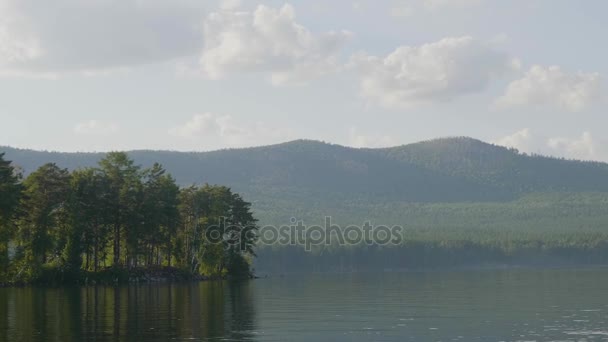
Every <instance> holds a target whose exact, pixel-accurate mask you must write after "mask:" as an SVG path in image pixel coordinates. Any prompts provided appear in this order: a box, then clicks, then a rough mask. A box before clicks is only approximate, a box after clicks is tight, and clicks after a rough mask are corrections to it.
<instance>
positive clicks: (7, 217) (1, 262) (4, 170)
mask: <svg viewBox="0 0 608 342" xmlns="http://www.w3.org/2000/svg"><path fill="white" fill-rule="evenodd" d="M20 178H21V175H20V174H18V173H17V171H16V170H15V168H14V167H13V166H12V165H11V162H10V161H7V160H4V153H0V279H2V277H6V276H7V273H8V269H9V254H8V253H9V241H10V239H11V238H12V237H13V232H14V224H13V217H14V214H15V211H16V208H17V206H18V204H19V198H20V195H21V184H20V183H19V182H20Z"/></svg>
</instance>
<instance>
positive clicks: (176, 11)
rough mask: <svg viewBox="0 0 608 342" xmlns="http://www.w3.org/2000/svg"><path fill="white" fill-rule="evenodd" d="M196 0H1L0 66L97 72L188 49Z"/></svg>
mask: <svg viewBox="0 0 608 342" xmlns="http://www.w3.org/2000/svg"><path fill="white" fill-rule="evenodd" d="M202 10H203V8H202V5H201V2H198V1H195V0H176V1H162V0H146V1H142V0H88V1H80V0H56V1H38V0H0V73H1V74H3V75H13V76H16V75H27V76H35V75H42V76H45V75H46V76H48V75H58V74H62V73H66V72H82V71H86V72H97V71H100V70H108V69H113V68H121V67H128V66H134V65H141V64H145V63H153V62H162V61H167V60H171V59H174V58H179V57H184V56H194V55H196V53H197V52H198V51H200V49H201V47H202V29H201V27H200V26H201V25H200V20H201V18H202V17H203V13H202Z"/></svg>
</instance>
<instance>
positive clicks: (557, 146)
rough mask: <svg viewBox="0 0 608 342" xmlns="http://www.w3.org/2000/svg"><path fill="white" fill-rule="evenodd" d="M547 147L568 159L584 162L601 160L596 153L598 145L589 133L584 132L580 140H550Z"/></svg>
mask: <svg viewBox="0 0 608 342" xmlns="http://www.w3.org/2000/svg"><path fill="white" fill-rule="evenodd" d="M547 145H548V146H549V148H550V149H552V150H553V151H556V152H557V153H559V154H561V155H563V156H564V157H567V158H575V159H582V160H597V159H601V158H602V156H600V155H599V154H598V153H596V144H595V142H594V140H593V137H592V136H591V133H589V132H583V134H582V135H581V136H580V137H579V138H574V139H572V138H550V139H549V140H548V141H547Z"/></svg>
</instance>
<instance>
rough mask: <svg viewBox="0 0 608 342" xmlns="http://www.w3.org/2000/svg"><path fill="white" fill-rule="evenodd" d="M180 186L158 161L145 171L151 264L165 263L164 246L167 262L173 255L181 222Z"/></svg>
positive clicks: (145, 236) (145, 217)
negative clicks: (162, 259) (163, 261)
mask: <svg viewBox="0 0 608 342" xmlns="http://www.w3.org/2000/svg"><path fill="white" fill-rule="evenodd" d="M178 196H179V187H178V186H177V184H175V179H173V177H171V175H169V174H167V173H166V170H165V169H164V168H163V167H162V166H161V165H160V164H158V163H155V164H154V166H152V167H151V168H150V169H147V170H145V171H144V187H143V205H142V215H143V224H144V227H143V232H144V233H143V236H142V239H143V242H144V244H145V245H146V246H145V247H146V249H147V251H148V253H147V257H146V262H147V263H148V264H157V265H158V264H160V263H161V260H160V259H161V258H160V255H161V249H164V255H165V256H166V259H167V264H168V265H169V266H171V256H172V253H173V244H174V241H175V233H176V229H177V226H178V224H179V211H178V205H179V197H178Z"/></svg>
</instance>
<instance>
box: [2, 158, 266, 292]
mask: <svg viewBox="0 0 608 342" xmlns="http://www.w3.org/2000/svg"><path fill="white" fill-rule="evenodd" d="M250 207H251V205H250V203H248V202H246V201H245V200H244V199H243V198H242V197H241V196H240V195H239V194H237V193H234V192H233V191H231V189H230V188H228V187H225V186H218V185H204V186H200V187H199V186H195V185H192V186H188V187H179V186H178V185H177V184H176V181H175V179H174V178H173V177H172V176H171V175H170V174H169V173H168V172H167V171H166V170H165V169H164V168H163V167H162V166H161V165H160V164H158V163H154V165H153V166H152V167H150V168H145V169H143V168H142V167H140V166H138V165H136V164H135V163H134V161H133V160H132V159H130V158H129V157H128V155H127V154H125V153H122V152H111V153H108V154H107V155H106V156H105V158H103V159H102V160H100V161H99V163H98V165H97V166H96V167H86V168H78V169H76V170H73V171H71V172H70V171H68V169H64V168H61V167H60V166H58V165H56V164H55V163H47V164H44V165H42V166H41V167H39V168H38V169H37V170H35V171H34V172H32V173H30V174H29V175H28V176H27V177H25V178H24V177H22V175H21V172H20V170H19V169H18V168H17V167H15V166H14V165H13V164H12V163H11V162H10V161H7V160H5V158H4V154H0V283H2V284H30V283H40V284H65V283H72V284H79V283H116V282H127V281H162V280H187V279H205V278H223V277H250V276H251V275H252V270H251V267H250V265H251V259H252V258H253V256H254V255H255V253H254V245H255V240H256V231H257V221H256V219H255V218H254V216H253V214H252V212H251V209H250ZM210 233H212V234H210ZM209 236H215V237H220V238H219V239H216V240H217V241H216V240H213V241H210V239H209ZM226 236H231V237H232V240H231V239H230V238H225V237H226Z"/></svg>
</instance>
